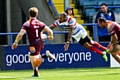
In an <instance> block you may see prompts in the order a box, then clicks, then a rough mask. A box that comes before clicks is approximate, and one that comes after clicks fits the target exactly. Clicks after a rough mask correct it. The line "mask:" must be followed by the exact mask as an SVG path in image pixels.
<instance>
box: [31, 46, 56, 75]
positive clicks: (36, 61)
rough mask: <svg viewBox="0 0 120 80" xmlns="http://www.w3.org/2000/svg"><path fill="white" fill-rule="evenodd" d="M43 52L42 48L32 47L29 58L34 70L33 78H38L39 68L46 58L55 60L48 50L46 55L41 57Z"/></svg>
mask: <svg viewBox="0 0 120 80" xmlns="http://www.w3.org/2000/svg"><path fill="white" fill-rule="evenodd" d="M41 50H42V47H41V46H35V47H33V46H30V54H29V55H30V56H29V58H30V61H31V65H32V67H33V70H34V75H33V77H38V67H39V66H40V65H41V64H42V62H43V60H44V59H45V58H52V59H55V57H54V55H52V54H51V53H50V51H49V50H46V53H45V54H43V55H42V56H41V55H40V51H41Z"/></svg>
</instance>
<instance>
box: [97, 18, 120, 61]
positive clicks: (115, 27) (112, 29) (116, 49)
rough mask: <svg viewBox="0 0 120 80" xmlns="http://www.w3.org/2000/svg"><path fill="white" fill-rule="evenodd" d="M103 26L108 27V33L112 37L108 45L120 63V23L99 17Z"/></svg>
mask: <svg viewBox="0 0 120 80" xmlns="http://www.w3.org/2000/svg"><path fill="white" fill-rule="evenodd" d="M98 24H99V26H101V28H107V30H108V33H109V34H110V35H111V37H112V41H111V42H110V44H109V45H108V49H109V52H110V53H111V54H112V56H113V57H114V58H115V60H116V61H117V62H118V63H120V25H119V24H118V23H116V22H113V21H108V20H106V19H104V18H102V17H100V18H99V19H98Z"/></svg>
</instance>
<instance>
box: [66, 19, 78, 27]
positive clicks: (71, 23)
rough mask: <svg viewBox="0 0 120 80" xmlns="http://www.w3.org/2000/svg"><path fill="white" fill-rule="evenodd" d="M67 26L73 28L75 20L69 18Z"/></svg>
mask: <svg viewBox="0 0 120 80" xmlns="http://www.w3.org/2000/svg"><path fill="white" fill-rule="evenodd" d="M68 24H69V26H74V25H75V24H76V20H75V19H74V18H69V20H68Z"/></svg>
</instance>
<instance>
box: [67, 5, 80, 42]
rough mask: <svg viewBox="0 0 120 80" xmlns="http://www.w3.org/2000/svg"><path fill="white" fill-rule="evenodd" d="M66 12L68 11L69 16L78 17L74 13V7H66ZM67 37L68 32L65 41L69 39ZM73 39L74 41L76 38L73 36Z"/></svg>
mask: <svg viewBox="0 0 120 80" xmlns="http://www.w3.org/2000/svg"><path fill="white" fill-rule="evenodd" d="M65 13H67V15H68V16H71V17H72V18H74V19H75V20H76V19H77V18H78V16H75V15H74V11H73V8H72V7H71V6H68V7H66V9H65ZM67 37H68V34H65V42H66V41H67ZM71 41H72V42H74V41H75V40H74V39H73V38H72V40H71Z"/></svg>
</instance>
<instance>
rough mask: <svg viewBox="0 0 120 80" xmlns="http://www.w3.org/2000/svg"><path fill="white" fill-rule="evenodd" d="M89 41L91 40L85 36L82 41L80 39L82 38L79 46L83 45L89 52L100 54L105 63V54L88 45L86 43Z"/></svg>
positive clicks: (106, 59)
mask: <svg viewBox="0 0 120 80" xmlns="http://www.w3.org/2000/svg"><path fill="white" fill-rule="evenodd" d="M90 40H91V39H90V38H89V37H88V36H86V37H85V38H84V39H82V38H81V39H80V41H79V44H81V45H83V46H84V47H85V48H88V49H89V50H91V51H93V52H95V53H98V54H100V55H101V56H102V57H103V58H104V59H105V61H106V62H107V61H108V58H107V56H106V52H102V51H100V50H99V49H97V48H96V47H94V46H93V45H91V44H89V43H88V42H90Z"/></svg>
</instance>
